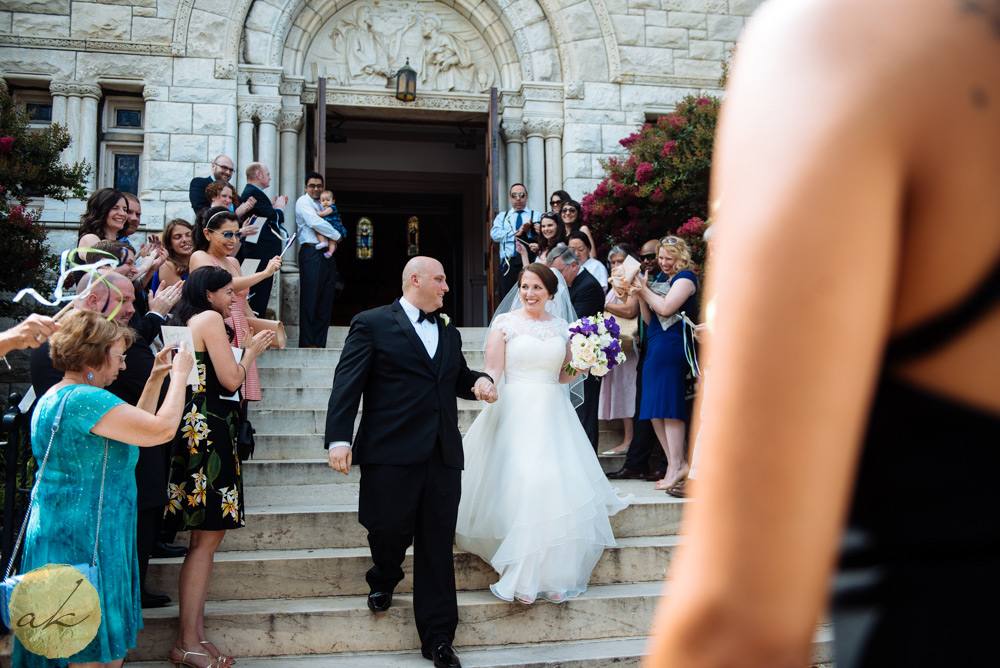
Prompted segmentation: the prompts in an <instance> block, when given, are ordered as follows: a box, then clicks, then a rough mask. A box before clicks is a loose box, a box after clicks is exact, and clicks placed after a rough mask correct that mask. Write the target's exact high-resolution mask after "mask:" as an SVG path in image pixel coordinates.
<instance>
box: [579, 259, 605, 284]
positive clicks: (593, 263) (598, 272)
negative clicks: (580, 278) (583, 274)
mask: <svg viewBox="0 0 1000 668" xmlns="http://www.w3.org/2000/svg"><path fill="white" fill-rule="evenodd" d="M580 268H581V269H583V270H584V271H589V272H590V275H591V276H593V277H594V278H596V279H597V282H598V283H600V284H601V287H602V288H606V287H608V270H607V268H606V267H605V266H604V263H603V262H601V261H600V260H595V259H594V258H590V259H589V260H587V261H586V262H584V263H583V266H582V267H580Z"/></svg>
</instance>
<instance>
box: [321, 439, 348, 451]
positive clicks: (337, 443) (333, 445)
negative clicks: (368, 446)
mask: <svg viewBox="0 0 1000 668" xmlns="http://www.w3.org/2000/svg"><path fill="white" fill-rule="evenodd" d="M340 446H344V447H345V448H351V449H352V450H353V449H354V448H353V447H351V444H350V443H349V442H347V441H330V442H329V443H328V444H327V446H326V448H327V450H329V449H330V448H338V447H340Z"/></svg>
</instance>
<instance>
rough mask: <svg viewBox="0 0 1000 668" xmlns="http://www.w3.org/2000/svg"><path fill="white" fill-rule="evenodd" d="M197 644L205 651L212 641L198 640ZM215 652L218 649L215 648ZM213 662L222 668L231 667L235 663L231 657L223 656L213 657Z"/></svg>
mask: <svg viewBox="0 0 1000 668" xmlns="http://www.w3.org/2000/svg"><path fill="white" fill-rule="evenodd" d="M198 644H200V645H201V646H202V647H205V648H206V649H207V648H208V646H209V645H212V641H211V640H199V641H198ZM213 647H214V645H213ZM216 651H218V648H216ZM209 656H211V654H210V655H209ZM215 660H216V661H217V662H218V663H219V664H221V666H222V668H225V667H226V666H231V665H233V664H234V663H236V659H234V658H233V657H231V656H225V655H224V654H220V655H219V656H217V657H215Z"/></svg>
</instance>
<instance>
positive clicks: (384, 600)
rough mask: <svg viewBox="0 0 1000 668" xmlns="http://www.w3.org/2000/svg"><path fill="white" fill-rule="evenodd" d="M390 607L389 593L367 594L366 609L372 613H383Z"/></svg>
mask: <svg viewBox="0 0 1000 668" xmlns="http://www.w3.org/2000/svg"><path fill="white" fill-rule="evenodd" d="M391 606H392V592H391V591H373V592H372V593H370V594H368V609H369V610H371V611H372V612H385V611H386V610H388V609H389V608H390V607H391Z"/></svg>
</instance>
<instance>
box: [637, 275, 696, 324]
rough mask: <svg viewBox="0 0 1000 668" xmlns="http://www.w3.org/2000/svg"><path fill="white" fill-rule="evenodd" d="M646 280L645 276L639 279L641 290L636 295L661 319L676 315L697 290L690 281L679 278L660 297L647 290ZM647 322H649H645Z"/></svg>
mask: <svg viewBox="0 0 1000 668" xmlns="http://www.w3.org/2000/svg"><path fill="white" fill-rule="evenodd" d="M646 278H647V277H645V276H643V277H641V278H640V281H641V283H642V289H640V290H639V292H637V293H636V294H637V295H638V296H639V298H640V299H641V300H642V301H643V303H645V304H646V306H648V307H649V308H650V309H652V310H654V311H656V312H657V313H658V314H659V315H662V316H663V317H667V316H668V315H673V314H674V313H677V309H679V308H680V307H682V306H684V302H686V301H687V300H688V297H690V296H691V295H693V294H694V293H695V290H696V289H697V288H696V287H695V285H694V281H692V280H691V279H689V278H679V279H677V280H675V281H674V283H673V285H671V286H670V290H669V291H667V294H666V295H664V296H662V297H661V296H660V295H658V294H656V293H655V292H653V291H652V290H651V289H650V288H649V284H648V283H647V281H646ZM643 313H645V311H643ZM643 319H644V320H645V317H643ZM647 322H649V321H648V320H647Z"/></svg>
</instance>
